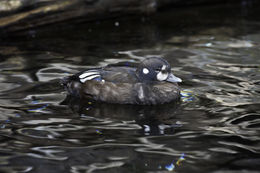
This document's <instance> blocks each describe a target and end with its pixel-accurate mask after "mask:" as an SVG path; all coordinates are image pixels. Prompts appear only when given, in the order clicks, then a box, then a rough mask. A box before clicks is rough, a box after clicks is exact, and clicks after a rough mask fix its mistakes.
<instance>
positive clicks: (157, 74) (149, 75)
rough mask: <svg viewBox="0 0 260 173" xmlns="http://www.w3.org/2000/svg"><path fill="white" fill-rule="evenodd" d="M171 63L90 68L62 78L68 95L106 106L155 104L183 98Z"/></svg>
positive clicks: (159, 61)
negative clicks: (91, 100)
mask: <svg viewBox="0 0 260 173" xmlns="http://www.w3.org/2000/svg"><path fill="white" fill-rule="evenodd" d="M181 81H182V80H181V79H180V78H178V77H176V76H174V75H173V74H172V73H171V66H170V64H169V63H168V62H167V61H166V60H164V59H162V58H157V57H153V58H147V59H145V60H143V61H142V62H141V63H139V64H137V63H132V62H121V63H117V64H111V65H107V66H105V67H101V68H93V69H88V70H85V71H82V72H79V73H77V74H75V75H72V76H69V77H65V78H64V79H62V84H63V85H64V86H65V88H66V90H67V91H68V93H69V94H71V95H73V96H77V97H80V98H87V99H93V100H96V101H102V102H107V103H117V104H138V105H155V104H163V103H168V102H171V101H175V100H178V99H179V98H180V88H179V86H178V84H177V83H178V82H181Z"/></svg>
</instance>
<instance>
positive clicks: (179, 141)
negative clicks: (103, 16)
mask: <svg viewBox="0 0 260 173" xmlns="http://www.w3.org/2000/svg"><path fill="white" fill-rule="evenodd" d="M258 9H259V3H256V2H255V1H243V3H242V4H237V5H223V6H214V7H210V6H203V7H191V8H188V9H181V8H179V9H172V10H168V11H166V12H161V13H159V14H157V15H154V16H151V17H149V18H148V17H147V16H143V17H140V16H133V17H122V18H120V19H111V20H108V21H97V22H94V23H85V22H84V21H83V20H76V21H71V22H69V23H63V24H57V25H55V26H53V27H50V26H48V27H43V28H38V29H32V30H30V31H21V32H17V33H12V34H8V35H6V36H4V38H2V39H1V43H0V56H1V59H0V110H1V113H0V127H1V129H0V134H1V135H0V140H1V143H0V145H1V147H0V172H44V173H45V172H48V173H51V172H55V173H57V172H62V173H65V172H71V173H81V172H120V173H121V172H129V173H130V172H131V173H132V172H199V173H203V172H212V173H220V172H221V173H223V172H224V173H237V172H241V171H243V172H244V173H256V172H259V171H260V167H259V163H260V137H259V136H260V73H259V72H260V58H259V55H260V22H259V21H260V11H259V10H258ZM150 56H157V57H164V58H165V59H167V60H168V61H169V62H170V64H171V65H172V67H173V68H172V70H173V73H174V74H175V75H176V76H178V77H181V78H182V79H183V82H182V83H181V84H180V86H181V88H182V98H181V102H178V103H170V104H166V105H160V106H133V105H109V104H96V103H93V102H89V101H79V100H78V99H75V98H69V97H67V96H66V92H65V91H64V89H63V88H62V86H61V85H60V84H59V80H60V78H62V77H65V76H68V75H70V74H73V73H76V72H78V71H80V70H82V69H85V68H89V67H97V66H103V65H106V64H109V63H116V62H120V61H125V60H130V61H135V62H139V61H140V60H142V59H144V58H146V57H150Z"/></svg>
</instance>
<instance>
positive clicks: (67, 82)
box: [60, 75, 81, 96]
mask: <svg viewBox="0 0 260 173" xmlns="http://www.w3.org/2000/svg"><path fill="white" fill-rule="evenodd" d="M60 84H61V85H62V86H64V88H65V89H66V90H67V91H68V93H69V94H70V95H73V96H79V95H80V93H79V92H80V90H81V85H79V82H78V81H77V80H76V79H75V76H74V75H73V76H67V77H64V78H62V79H61V80H60Z"/></svg>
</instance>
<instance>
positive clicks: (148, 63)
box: [136, 57, 182, 83]
mask: <svg viewBox="0 0 260 173" xmlns="http://www.w3.org/2000/svg"><path fill="white" fill-rule="evenodd" d="M136 74H137V76H138V78H139V79H140V80H142V81H144V82H150V81H167V82H172V83H176V82H181V81H182V80H181V79H180V78H178V77H176V76H174V75H173V74H172V72H171V66H170V64H169V63H168V62H167V61H166V60H165V59H162V58H157V57H153V58H147V59H145V60H143V61H142V62H141V63H140V64H139V66H138V68H137V70H136Z"/></svg>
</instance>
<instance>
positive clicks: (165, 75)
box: [156, 72, 169, 81]
mask: <svg viewBox="0 0 260 173" xmlns="http://www.w3.org/2000/svg"><path fill="white" fill-rule="evenodd" d="M168 75H169V74H168V73H162V72H159V73H158V74H157V75H156V78H157V80H158V81H164V80H166V79H167V78H168Z"/></svg>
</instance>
